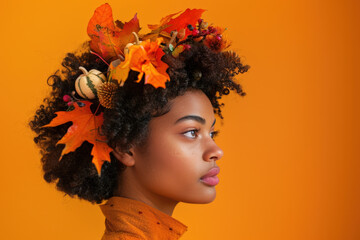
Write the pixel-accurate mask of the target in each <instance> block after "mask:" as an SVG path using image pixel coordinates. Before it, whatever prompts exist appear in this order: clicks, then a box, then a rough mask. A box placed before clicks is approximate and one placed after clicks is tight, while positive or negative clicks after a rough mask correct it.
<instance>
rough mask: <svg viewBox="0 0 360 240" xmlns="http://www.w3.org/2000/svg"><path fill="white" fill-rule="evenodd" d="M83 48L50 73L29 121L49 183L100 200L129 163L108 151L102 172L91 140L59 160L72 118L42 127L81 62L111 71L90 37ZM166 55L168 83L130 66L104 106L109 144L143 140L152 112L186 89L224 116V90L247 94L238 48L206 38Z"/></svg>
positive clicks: (59, 107) (60, 105) (60, 106)
mask: <svg viewBox="0 0 360 240" xmlns="http://www.w3.org/2000/svg"><path fill="white" fill-rule="evenodd" d="M81 49H82V50H85V51H79V52H74V53H67V54H66V56H65V58H64V59H63V62H62V66H63V69H61V70H57V71H56V72H55V73H54V74H53V75H51V76H50V77H49V78H48V80H47V81H48V84H49V85H50V86H51V87H52V91H51V93H50V96H49V97H47V98H45V99H44V104H42V105H41V106H40V108H39V109H38V110H37V111H36V113H35V116H34V118H33V119H32V120H31V121H30V123H29V125H30V127H31V129H32V130H33V131H34V132H35V133H36V137H35V138H34V141H35V143H36V144H37V145H38V146H39V147H40V149H41V150H40V152H41V155H42V158H41V162H42V166H43V171H44V179H45V180H46V181H47V182H49V183H50V182H56V187H57V189H58V190H60V191H63V192H65V193H66V194H68V195H70V196H71V197H74V196H78V197H79V198H80V199H85V200H88V201H90V202H91V203H101V202H102V201H103V200H105V199H109V198H110V197H112V196H113V191H114V190H115V189H116V187H117V176H118V174H119V173H120V172H121V171H122V170H123V169H124V168H125V166H124V165H123V164H122V163H121V162H120V161H118V160H117V159H116V158H115V157H114V156H113V155H112V154H110V157H111V162H107V161H105V162H104V164H103V165H102V169H101V176H100V177H99V176H98V173H97V170H96V168H95V165H94V164H93V163H92V156H91V155H90V152H91V148H92V144H90V143H88V142H86V141H85V142H84V143H83V144H82V145H81V147H79V148H78V149H76V151H74V152H70V153H68V154H66V155H64V156H63V157H62V158H61V160H60V159H59V158H60V155H61V152H62V149H63V148H64V145H63V144H59V145H57V142H58V141H59V140H60V139H61V138H62V137H63V136H64V135H65V133H66V132H67V129H68V128H69V126H71V122H68V123H66V124H63V125H60V126H57V127H47V128H43V126H44V125H46V124H48V123H49V122H50V121H51V120H52V119H53V118H54V117H55V116H56V114H55V112H57V111H64V110H66V109H67V108H68V107H67V105H66V103H65V102H64V101H63V96H64V95H66V94H70V93H71V92H72V91H74V90H75V80H76V78H77V77H78V76H79V74H81V71H80V70H79V67H80V66H83V67H85V68H86V69H98V70H99V71H101V72H104V73H106V72H107V68H108V66H107V65H106V64H105V63H104V62H103V61H102V60H100V59H99V58H98V57H97V56H95V55H93V54H91V53H90V51H89V42H85V43H84V45H83V46H82V48H81ZM162 61H164V62H165V63H167V64H168V65H169V68H168V70H167V73H168V74H169V76H170V81H168V82H166V88H165V89H164V88H154V87H153V86H152V85H150V84H144V78H143V79H142V81H141V82H140V83H137V82H135V80H136V79H137V75H138V73H137V72H134V71H130V73H129V76H128V79H127V80H126V81H125V84H124V85H123V87H121V88H119V89H118V90H117V92H116V94H115V97H114V103H115V104H114V108H112V109H105V108H101V111H103V112H104V123H103V126H102V130H103V132H104V134H105V135H106V137H107V139H108V145H109V146H110V147H112V148H118V149H120V150H121V151H122V152H127V151H128V150H129V149H130V148H131V147H132V146H137V145H138V144H143V143H145V142H146V139H147V134H148V124H149V121H150V120H151V118H153V117H157V116H161V115H163V114H165V113H166V112H168V111H169V110H170V106H169V104H168V103H169V101H170V100H172V99H174V98H176V97H177V96H180V95H183V94H184V93H185V92H186V91H189V90H193V89H196V90H201V91H202V92H204V93H205V94H206V96H207V97H208V98H209V99H210V101H211V103H212V106H213V108H214V113H215V114H217V115H219V117H220V118H223V116H222V114H221V107H222V106H223V105H224V104H223V103H220V102H219V100H220V99H221V97H222V95H227V94H229V93H230V91H231V90H232V91H234V92H236V93H237V94H239V95H241V96H245V92H244V91H243V89H242V87H241V85H240V84H238V83H236V82H235V81H234V77H235V76H236V75H238V74H239V73H244V72H246V71H247V70H248V69H249V66H248V65H243V64H242V62H241V60H240V58H239V57H238V55H237V54H236V53H234V52H231V51H224V52H214V51H212V50H210V49H209V48H208V47H207V46H205V45H204V44H202V43H196V42H194V43H192V44H191V48H190V49H189V50H187V51H184V52H182V53H181V54H180V55H179V57H177V58H174V57H172V55H171V54H165V55H164V56H163V58H162ZM93 102H94V103H96V104H93V105H92V106H95V107H96V106H98V105H99V103H98V102H97V100H93Z"/></svg>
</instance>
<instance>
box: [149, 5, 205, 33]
mask: <svg viewBox="0 0 360 240" xmlns="http://www.w3.org/2000/svg"><path fill="white" fill-rule="evenodd" d="M204 11H205V10H204V9H189V8H187V9H186V10H185V11H184V12H183V13H181V14H180V15H179V16H177V17H175V18H172V17H173V16H175V15H177V14H178V13H179V12H178V13H174V14H170V15H168V16H166V17H164V18H162V19H161V21H160V24H157V25H148V27H149V28H150V29H151V30H152V32H151V33H150V34H154V33H156V32H160V33H161V31H165V32H167V33H168V34H170V33H171V31H174V30H175V31H178V32H179V31H180V30H182V29H185V35H184V36H183V38H182V39H186V38H187V36H188V35H190V34H191V31H190V30H189V29H188V28H187V26H188V25H189V24H191V25H193V27H195V26H196V23H197V21H198V19H199V18H201V15H202V13H203V12H204ZM164 26H166V27H164ZM159 29H161V31H159ZM160 33H159V34H158V35H160ZM152 37H153V36H152ZM182 39H180V40H182Z"/></svg>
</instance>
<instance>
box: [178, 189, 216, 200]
mask: <svg viewBox="0 0 360 240" xmlns="http://www.w3.org/2000/svg"><path fill="white" fill-rule="evenodd" d="M215 198H216V190H215V187H209V188H208V189H206V190H205V191H203V192H202V194H197V195H192V196H189V197H188V198H186V199H184V200H182V202H186V203H198V204H206V203H211V202H213V201H214V200H215Z"/></svg>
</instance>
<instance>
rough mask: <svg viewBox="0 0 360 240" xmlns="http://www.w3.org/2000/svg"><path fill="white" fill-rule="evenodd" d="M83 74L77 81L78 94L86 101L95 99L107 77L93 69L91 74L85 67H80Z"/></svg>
mask: <svg viewBox="0 0 360 240" xmlns="http://www.w3.org/2000/svg"><path fill="white" fill-rule="evenodd" d="M79 69H80V70H81V71H82V72H83V74H81V75H80V76H79V77H78V78H77V79H76V81H75V89H76V92H77V94H79V96H81V97H82V98H85V99H95V98H96V93H97V88H98V87H99V86H100V85H101V84H102V83H103V82H106V77H105V75H104V74H102V72H100V71H99V70H96V69H91V70H90V71H89V72H88V71H87V70H86V69H85V68H84V67H79Z"/></svg>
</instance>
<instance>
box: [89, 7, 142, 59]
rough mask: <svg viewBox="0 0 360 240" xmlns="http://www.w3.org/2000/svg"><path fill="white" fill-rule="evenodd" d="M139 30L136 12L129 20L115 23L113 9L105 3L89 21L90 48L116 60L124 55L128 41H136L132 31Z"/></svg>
mask: <svg viewBox="0 0 360 240" xmlns="http://www.w3.org/2000/svg"><path fill="white" fill-rule="evenodd" d="M139 30H140V26H139V20H138V18H137V15H136V14H135V16H134V17H133V18H132V19H131V20H130V21H129V22H126V23H122V22H120V21H117V22H116V25H115V23H114V19H113V14H112V9H111V7H110V5H109V4H108V3H105V4H103V5H101V6H100V7H98V8H97V9H96V10H95V12H94V15H93V16H92V18H91V19H90V21H89V23H88V27H87V33H88V35H89V37H90V38H91V41H90V48H91V50H92V51H94V52H96V53H98V54H100V55H101V56H102V57H103V58H104V59H105V60H107V61H112V60H115V59H117V58H118V56H119V55H122V56H123V55H124V53H123V49H124V48H125V46H126V44H127V43H128V42H132V41H135V37H134V36H133V34H132V32H136V33H137V32H139Z"/></svg>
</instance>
